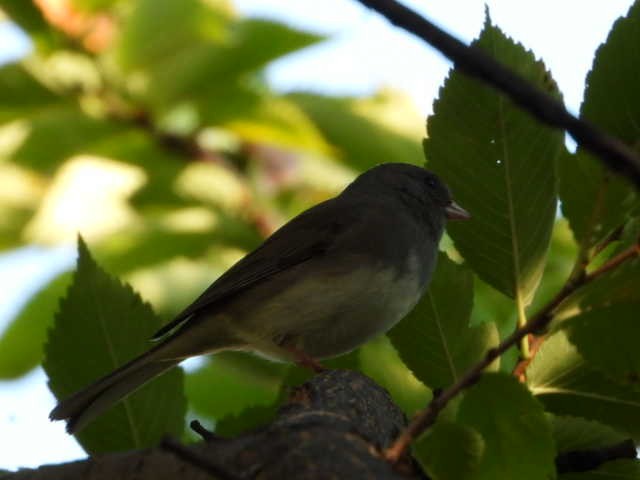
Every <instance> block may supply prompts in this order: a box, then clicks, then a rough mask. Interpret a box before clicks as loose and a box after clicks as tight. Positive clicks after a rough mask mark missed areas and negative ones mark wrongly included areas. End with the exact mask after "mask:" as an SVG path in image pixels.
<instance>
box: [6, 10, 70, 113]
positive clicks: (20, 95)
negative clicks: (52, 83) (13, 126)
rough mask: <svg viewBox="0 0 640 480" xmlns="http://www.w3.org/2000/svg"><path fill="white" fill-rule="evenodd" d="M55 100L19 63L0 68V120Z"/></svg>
mask: <svg viewBox="0 0 640 480" xmlns="http://www.w3.org/2000/svg"><path fill="white" fill-rule="evenodd" d="M24 3H29V2H24ZM56 101H58V100H57V97H56V96H55V95H54V94H53V93H52V92H51V91H50V90H48V89H47V88H46V87H45V86H44V85H42V84H41V83H40V82H39V81H37V80H36V79H35V78H34V77H33V76H32V75H31V74H30V73H29V72H27V71H26V70H25V68H24V67H23V66H22V65H21V64H16V63H14V64H10V65H4V66H2V67H1V68H0V121H6V120H9V119H12V118H16V117H17V116H18V115H20V114H24V113H26V112H30V111H32V110H34V109H38V108H42V107H43V105H47V104H51V103H54V102H56Z"/></svg>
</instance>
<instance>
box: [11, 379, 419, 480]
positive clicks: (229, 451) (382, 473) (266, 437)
mask: <svg viewBox="0 0 640 480" xmlns="http://www.w3.org/2000/svg"><path fill="white" fill-rule="evenodd" d="M213 394H215V392H214V393H213ZM405 424H406V420H405V417H404V415H403V414H402V412H401V411H400V409H399V408H398V407H397V406H396V405H395V404H394V403H393V401H392V400H391V397H390V396H389V394H388V393H387V392H386V391H385V390H383V389H382V388H381V387H379V386H378V385H376V384H375V383H374V382H373V381H372V380H370V379H369V378H367V377H365V376H363V375H362V374H359V373H356V372H352V371H347V370H335V371H330V372H326V373H323V374H321V375H317V376H316V377H314V378H313V379H311V380H310V381H309V382H307V383H305V384H304V385H302V386H301V387H298V388H296V389H295V390H294V391H293V393H292V394H291V395H290V398H289V401H288V402H287V403H286V404H285V405H284V406H283V407H281V409H280V411H279V412H278V415H277V417H276V418H275V420H274V421H273V422H272V423H271V424H270V425H268V426H266V427H263V428H261V429H259V430H257V431H254V432H251V433H246V434H243V435H241V436H238V437H236V438H229V439H227V438H221V437H217V436H212V437H211V439H210V441H207V442H203V443H198V444H193V445H188V446H185V447H179V446H178V447H176V445H175V442H173V443H172V442H165V444H164V448H154V449H150V450H144V451H131V452H124V453H112V454H105V455H100V456H97V457H95V458H91V459H88V460H84V461H79V462H73V463H68V464H63V465H48V466H43V467H40V468H39V469H36V470H23V471H20V472H18V473H15V474H11V475H9V476H7V477H3V479H4V478H6V479H7V480H26V479H28V480H39V479H50V478H65V479H67V480H74V479H82V480H101V479H109V480H110V479H113V478H118V479H124V480H126V479H133V478H135V479H137V480H144V479H145V478H149V479H154V480H164V479H167V480H168V479H176V478H179V479H180V480H192V479H197V480H204V479H210V478H226V479H240V478H242V479H250V478H256V477H259V478H260V479H261V480H269V479H273V480H281V479H283V478H296V479H302V480H304V479H307V480H311V479H321V478H323V479H324V478H371V479H382V480H401V479H405V480H406V479H411V478H413V479H420V478H425V477H424V476H423V475H422V474H421V473H420V471H419V470H418V469H417V468H416V467H415V465H414V464H413V463H412V462H411V461H409V462H407V463H406V464H405V465H404V468H402V473H400V472H399V471H397V470H394V468H393V467H392V466H391V465H390V464H389V463H387V462H386V461H384V459H383V458H382V456H381V455H380V453H379V452H380V451H381V450H382V449H384V448H385V447H387V446H388V445H390V444H391V442H392V441H393V439H394V438H395V437H396V436H397V434H398V432H399V431H401V430H402V428H404V426H405ZM167 448H168V449H169V450H167ZM212 473H213V474H214V475H211V474H212Z"/></svg>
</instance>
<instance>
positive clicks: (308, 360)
mask: <svg viewBox="0 0 640 480" xmlns="http://www.w3.org/2000/svg"><path fill="white" fill-rule="evenodd" d="M284 348H285V349H286V350H288V351H289V352H291V353H292V354H293V356H294V357H295V359H296V364H298V365H299V366H301V367H304V368H308V369H310V370H313V372H315V373H322V372H326V371H327V368H326V367H325V366H324V365H322V364H321V363H320V362H319V361H318V360H316V359H315V358H313V357H310V356H309V355H307V354H306V353H305V352H303V351H302V350H300V349H297V348H295V347H284Z"/></svg>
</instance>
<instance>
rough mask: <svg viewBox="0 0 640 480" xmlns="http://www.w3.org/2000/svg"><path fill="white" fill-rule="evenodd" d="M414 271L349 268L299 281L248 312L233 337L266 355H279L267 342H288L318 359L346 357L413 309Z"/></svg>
mask: <svg viewBox="0 0 640 480" xmlns="http://www.w3.org/2000/svg"><path fill="white" fill-rule="evenodd" d="M412 260H413V259H412ZM413 270H414V269H408V270H406V271H405V272H404V274H403V275H402V276H398V275H397V274H396V272H395V271H394V270H392V269H386V270H385V269H382V270H377V271H374V272H372V271H369V270H365V269H354V270H353V271H351V272H349V273H348V274H342V275H336V276H335V277H332V276H329V277H326V276H323V277H322V278H320V279H304V280H301V281H299V282H297V283H295V284H293V285H290V286H289V287H288V288H286V289H285V290H284V291H282V292H281V294H280V295H277V296H275V297H273V298H270V299H268V300H267V301H265V302H263V303H262V304H261V306H260V308H259V309H257V311H253V312H251V314H250V315H249V316H248V317H250V318H245V321H243V322H242V329H241V331H239V332H238V333H239V334H240V336H242V337H244V340H245V341H247V343H249V344H250V345H252V346H254V347H257V348H255V350H257V351H259V352H262V353H263V354H266V355H267V356H275V357H278V356H280V355H278V353H277V350H276V351H270V350H271V348H270V345H269V344H270V343H272V342H274V343H281V342H282V343H287V342H289V343H290V344H291V345H292V346H295V347H296V348H299V349H301V350H303V351H304V352H305V353H306V354H307V355H310V356H311V357H313V358H317V359H322V358H327V357H333V356H337V355H340V354H343V353H346V352H349V351H351V350H353V349H355V348H357V347H358V346H360V345H361V344H363V343H364V342H366V341H367V340H369V339H371V338H373V337H375V336H377V335H380V334H382V333H385V332H386V331H387V330H389V329H390V328H391V327H392V326H393V325H395V324H396V323H397V322H398V321H400V320H401V319H402V318H403V317H404V316H405V315H406V314H407V313H409V311H411V309H412V308H413V307H414V306H415V304H416V303H417V302H418V300H419V299H420V297H421V295H422V294H423V293H424V292H423V288H422V285H421V282H420V280H419V275H418V274H417V273H416V272H414V271H413Z"/></svg>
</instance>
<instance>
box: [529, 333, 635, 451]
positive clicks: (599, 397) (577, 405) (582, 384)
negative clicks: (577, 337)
mask: <svg viewBox="0 0 640 480" xmlns="http://www.w3.org/2000/svg"><path fill="white" fill-rule="evenodd" d="M526 376H527V383H528V385H529V388H530V389H531V391H532V392H533V394H534V395H535V396H536V398H538V399H539V400H540V401H542V402H543V403H544V405H545V407H546V409H547V410H548V411H550V412H553V413H556V414H559V415H573V416H579V417H584V418H587V419H591V420H597V421H599V422H601V423H604V424H606V425H610V426H612V427H614V428H616V429H617V430H619V431H621V432H625V433H627V434H629V435H631V436H632V437H633V438H635V439H636V440H637V439H638V438H640V391H638V390H633V389H631V388H629V387H626V386H624V385H622V384H620V383H617V382H615V381H613V380H611V379H609V378H608V377H606V376H605V375H603V374H602V373H600V372H598V371H597V370H595V369H593V368H592V367H591V366H590V365H589V364H587V363H586V362H585V360H584V359H583V358H582V357H581V356H580V354H579V353H578V351H577V349H576V347H575V346H573V345H572V344H571V343H570V342H569V340H568V339H567V337H566V334H565V332H562V331H560V332H557V333H555V334H554V335H552V336H551V337H549V338H548V339H546V340H545V342H544V343H543V345H542V347H541V348H540V350H539V351H538V353H537V355H536V356H535V357H534V359H533V361H532V362H531V364H530V365H529V368H528V369H527V374H526Z"/></svg>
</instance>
